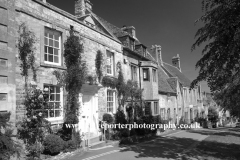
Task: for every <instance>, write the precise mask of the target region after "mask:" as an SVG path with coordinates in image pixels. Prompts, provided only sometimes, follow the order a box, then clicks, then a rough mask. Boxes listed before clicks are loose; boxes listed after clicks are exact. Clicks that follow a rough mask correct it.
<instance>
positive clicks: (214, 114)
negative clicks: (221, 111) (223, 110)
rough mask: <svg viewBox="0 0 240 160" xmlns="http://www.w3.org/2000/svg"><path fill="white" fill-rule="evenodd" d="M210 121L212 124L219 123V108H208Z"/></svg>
mask: <svg viewBox="0 0 240 160" xmlns="http://www.w3.org/2000/svg"><path fill="white" fill-rule="evenodd" d="M208 120H209V121H211V122H217V121H218V111H217V108H216V107H214V106H210V107H209V108H208Z"/></svg>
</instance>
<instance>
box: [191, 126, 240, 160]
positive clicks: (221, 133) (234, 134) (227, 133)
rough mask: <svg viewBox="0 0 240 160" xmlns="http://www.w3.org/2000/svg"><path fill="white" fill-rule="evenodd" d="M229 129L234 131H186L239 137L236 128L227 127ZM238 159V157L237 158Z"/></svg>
mask: <svg viewBox="0 0 240 160" xmlns="http://www.w3.org/2000/svg"><path fill="white" fill-rule="evenodd" d="M228 130H229V131H234V132H228V131H223V132H214V131H211V130H207V129H206V130H189V131H187V132H189V133H198V134H202V135H217V136H235V137H240V132H239V133H238V132H237V131H239V130H237V129H234V128H231V129H228ZM239 159H240V158H239Z"/></svg>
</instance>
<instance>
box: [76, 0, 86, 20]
mask: <svg viewBox="0 0 240 160" xmlns="http://www.w3.org/2000/svg"><path fill="white" fill-rule="evenodd" d="M85 10H86V5H85V0H75V16H76V17H77V18H80V17H82V16H84V15H85Z"/></svg>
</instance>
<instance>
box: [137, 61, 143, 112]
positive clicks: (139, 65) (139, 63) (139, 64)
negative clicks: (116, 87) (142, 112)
mask: <svg viewBox="0 0 240 160" xmlns="http://www.w3.org/2000/svg"><path fill="white" fill-rule="evenodd" d="M141 65H142V62H140V61H139V60H138V67H139V88H140V89H142V86H141ZM140 103H141V104H140V106H141V109H143V108H142V96H141V98H140Z"/></svg>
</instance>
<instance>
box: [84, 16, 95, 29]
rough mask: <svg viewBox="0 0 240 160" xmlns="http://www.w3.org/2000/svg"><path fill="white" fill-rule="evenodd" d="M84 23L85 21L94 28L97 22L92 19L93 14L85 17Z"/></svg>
mask: <svg viewBox="0 0 240 160" xmlns="http://www.w3.org/2000/svg"><path fill="white" fill-rule="evenodd" d="M84 23H85V24H86V25H88V26H90V27H92V28H95V26H96V25H95V22H94V20H93V19H92V17H91V16H87V17H85V18H84Z"/></svg>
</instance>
